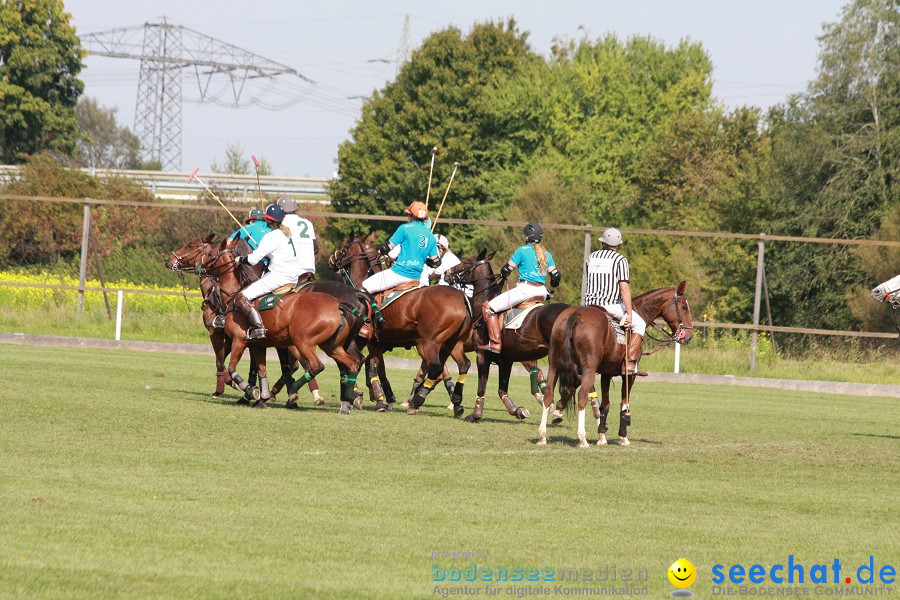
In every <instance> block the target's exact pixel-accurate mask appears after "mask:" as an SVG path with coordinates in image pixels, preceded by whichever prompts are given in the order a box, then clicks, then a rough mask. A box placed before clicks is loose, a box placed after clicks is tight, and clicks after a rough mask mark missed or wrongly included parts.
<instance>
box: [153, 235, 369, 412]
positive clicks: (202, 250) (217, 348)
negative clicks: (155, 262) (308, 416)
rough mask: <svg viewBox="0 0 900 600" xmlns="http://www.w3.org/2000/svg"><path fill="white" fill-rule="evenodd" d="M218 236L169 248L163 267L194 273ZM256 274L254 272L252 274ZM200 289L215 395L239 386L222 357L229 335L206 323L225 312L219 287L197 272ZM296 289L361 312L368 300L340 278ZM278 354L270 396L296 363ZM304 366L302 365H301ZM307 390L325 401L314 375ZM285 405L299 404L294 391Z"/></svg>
mask: <svg viewBox="0 0 900 600" xmlns="http://www.w3.org/2000/svg"><path fill="white" fill-rule="evenodd" d="M217 237H218V236H216V235H215V234H210V235H208V236H207V237H205V238H200V239H196V240H192V241H190V242H188V243H187V244H185V245H184V246H182V247H181V248H179V249H178V250H175V251H174V252H172V256H171V257H170V258H167V259H166V268H167V269H170V270H173V271H176V272H180V273H185V272H193V273H197V272H198V269H199V268H200V266H201V265H202V264H203V263H204V262H205V261H206V260H209V259H210V258H211V257H212V256H214V255H215V254H216V253H217V252H218V248H217V246H216V245H215V241H216V239H217ZM242 245H243V246H246V242H244V241H242V240H239V241H237V242H236V244H235V250H236V251H237V252H238V254H242V251H241V250H240V247H241V246H242ZM245 250H249V246H246V248H245ZM243 269H245V270H248V271H251V272H252V271H254V269H253V268H252V267H243ZM256 277H258V273H257V275H256ZM200 285H201V291H202V292H203V298H204V301H203V322H204V325H205V326H206V327H207V329H208V330H209V333H210V342H211V343H212V346H213V351H214V352H215V355H216V367H217V378H216V379H217V389H216V392H217V393H215V394H213V396H218V395H220V394H221V393H222V392H223V391H224V383H228V384H229V385H231V386H232V387H234V388H235V389H238V390H239V389H240V388H239V387H238V386H237V384H235V383H233V382H232V380H231V376H230V375H229V374H228V372H227V371H226V369H225V357H226V356H228V354H229V353H230V351H231V339H230V338H229V337H227V336H226V335H225V330H224V328H221V327H219V328H215V327H212V326H211V325H209V324H210V323H211V322H212V320H213V319H214V318H215V317H216V316H217V315H222V316H223V317H224V315H225V312H226V311H225V307H224V305H223V304H222V300H221V298H220V294H219V289H218V284H217V282H216V281H215V280H214V279H212V278H210V277H206V276H201V278H200ZM299 291H301V292H303V291H318V292H325V293H328V294H331V295H332V296H334V297H336V298H338V299H339V300H341V301H342V302H346V303H347V304H351V305H354V306H355V308H356V310H357V311H360V312H362V313H363V314H364V313H365V312H366V311H368V310H369V306H368V303H367V301H366V299H365V298H364V297H362V296H361V295H360V294H359V293H358V292H356V291H355V290H354V289H353V288H351V287H349V286H347V285H344V284H342V283H340V282H336V281H321V282H315V283H311V284H306V285H304V286H302V287H301V288H300V289H299ZM352 344H357V341H356V339H355V338H354V340H353V341H352ZM278 356H279V359H280V360H281V363H282V373H283V375H282V377H281V378H279V380H278V381H277V382H275V384H274V385H273V386H272V390H271V393H272V396H273V398H274V396H275V395H276V394H277V393H278V391H279V390H280V389H281V388H282V387H285V386H286V387H288V389H290V386H291V384H292V383H293V378H292V376H291V373H293V371H294V370H296V368H297V365H298V363H297V362H296V361H295V362H294V363H293V364H291V363H290V358H291V357H290V355H289V354H288V352H287V349H284V348H279V349H278ZM304 366H305V365H304ZM255 369H256V367H255V363H254V365H253V366H252V367H251V375H250V377H249V381H250V386H251V387H252V386H253V385H254V383H253V382H254V380H255V376H256V373H255ZM308 386H309V389H310V392H312V394H313V401H314V403H315V405H316V406H322V405H323V404H325V400H324V398H322V397H321V395H320V394H319V385H318V383H317V382H316V380H315V379H313V380H311V381H310V382H309V384H308ZM358 396H359V397H358V398H357V399H356V400H355V401H354V406H355V407H356V408H359V407H360V406H361V397H362V394H361V393H359V394H358ZM258 399H259V398H258V394H254V395H252V397H251V396H248V397H247V398H245V399H243V401H242V402H241V403H245V402H246V401H248V400H253V401H256V400H258ZM286 407H287V408H299V407H298V405H297V394H296V393H289V397H288V402H287V405H286Z"/></svg>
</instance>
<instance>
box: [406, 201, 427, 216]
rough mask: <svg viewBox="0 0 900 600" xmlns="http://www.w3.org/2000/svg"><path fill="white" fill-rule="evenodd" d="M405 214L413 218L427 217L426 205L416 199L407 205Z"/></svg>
mask: <svg viewBox="0 0 900 600" xmlns="http://www.w3.org/2000/svg"><path fill="white" fill-rule="evenodd" d="M406 214H408V215H409V216H411V217H412V218H413V219H418V220H420V221H424V220H425V219H426V218H428V207H427V206H425V203H424V202H419V201H418V200H416V201H415V202H413V203H412V204H410V205H409V208H407V209H406Z"/></svg>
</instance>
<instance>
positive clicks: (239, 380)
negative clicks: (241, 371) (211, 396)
mask: <svg viewBox="0 0 900 600" xmlns="http://www.w3.org/2000/svg"><path fill="white" fill-rule="evenodd" d="M229 372H230V373H231V381H232V383H233V384H234V385H236V386H237V389H239V390H241V391H242V392H246V391H247V388H248V387H250V384H248V383H247V382H246V381H244V378H243V377H241V376H240V375H238V373H237V371H229Z"/></svg>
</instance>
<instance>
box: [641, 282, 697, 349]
mask: <svg viewBox="0 0 900 600" xmlns="http://www.w3.org/2000/svg"><path fill="white" fill-rule="evenodd" d="M673 290H674V295H673V296H672V299H671V300H670V301H669V302H672V303H673V304H674V305H675V317H676V318H677V319H678V329H676V330H675V331H674V332H673V333H669V332H668V331H666V330H665V329H663V328H662V327H660V326H659V325H657V324H656V321H654V322H652V323H650V326H651V327H652V328H653V329H655V330H657V331H658V332H660V333H661V334H662V335H663V337H664V338H665V339H662V340H661V339H657V338H655V337H653V336H652V335H650V332H649V331H647V332H646V335H647V337H649V338H650V339H651V340H653V341H655V342H657V343H659V344H660V346H659V347H658V348H656V349H655V350H653V351H651V352H644V353H643V354H644V355H645V356H648V355H650V354H654V353H655V352H659V351H660V350H662V349H663V348H668V347H669V346H671V345H672V344H675V343H678V344H680V343H681V340H683V339H684V337H685V333H686V332H687V331H688V330H690V331H693V330H694V328H693V327H688V326H685V324H684V319H683V318H682V316H681V307H680V306H679V305H678V288H673ZM682 298H684V302H685V304H687V297H685V296H682ZM667 305H668V303H667ZM688 308H689V309H690V307H688ZM665 309H666V307H665V306H664V307H663V309H662V310H661V311H660V314H662V313H663V312H665Z"/></svg>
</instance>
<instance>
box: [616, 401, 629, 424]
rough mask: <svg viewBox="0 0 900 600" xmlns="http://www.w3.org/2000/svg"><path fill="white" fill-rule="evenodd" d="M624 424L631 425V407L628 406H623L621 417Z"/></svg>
mask: <svg viewBox="0 0 900 600" xmlns="http://www.w3.org/2000/svg"><path fill="white" fill-rule="evenodd" d="M619 416H620V418H621V420H622V423H623V424H624V425H626V426H628V425H631V407H630V406H628V405H627V404H623V405H622V414H621V415H619Z"/></svg>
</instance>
